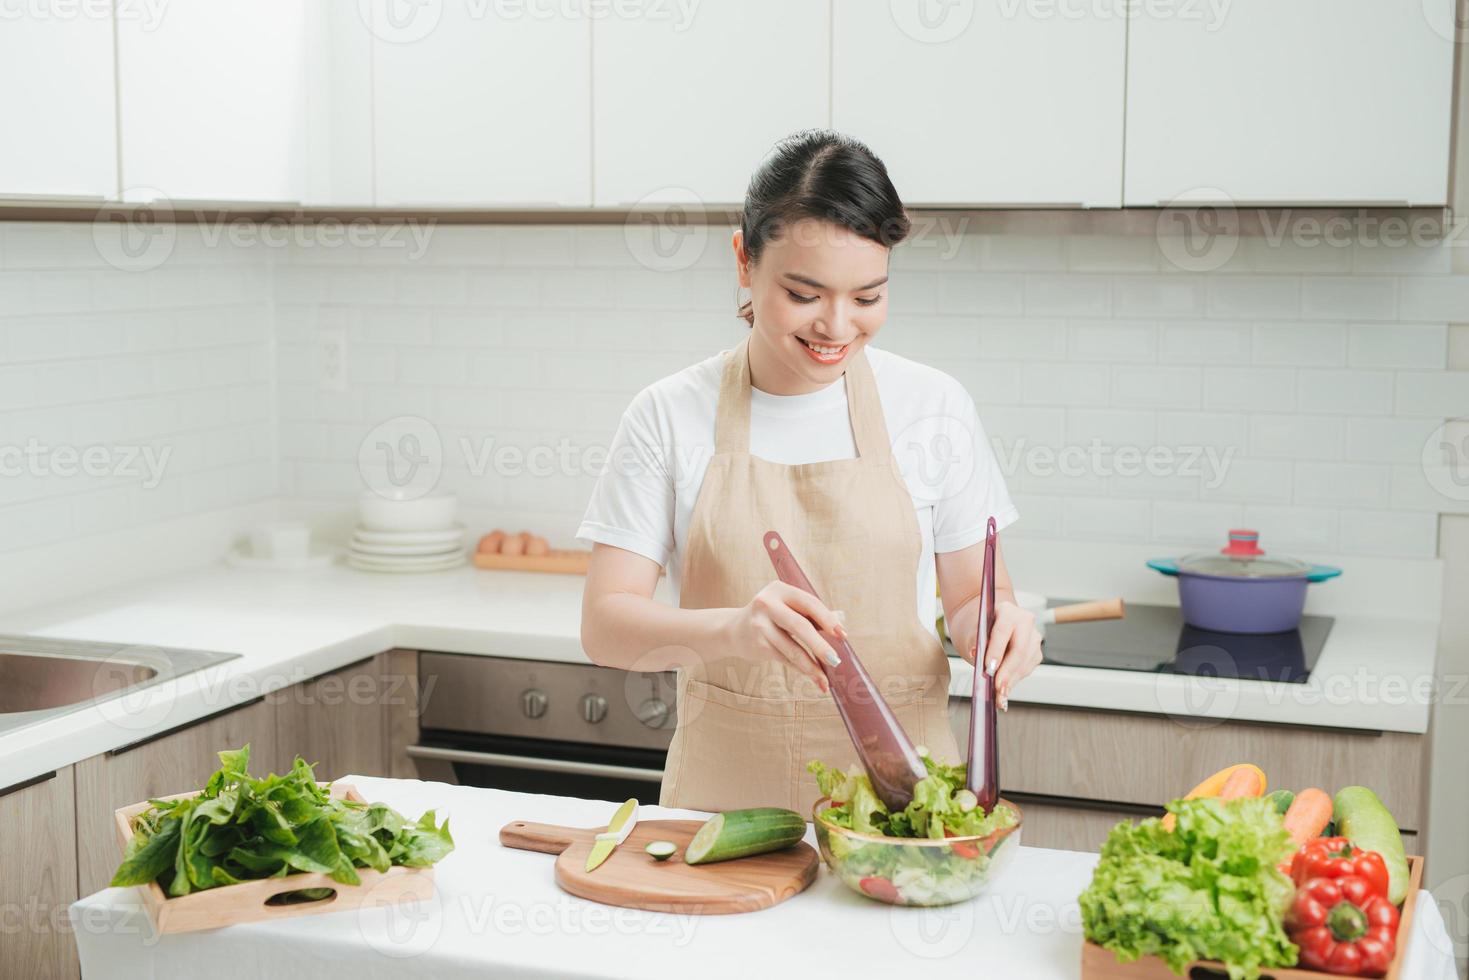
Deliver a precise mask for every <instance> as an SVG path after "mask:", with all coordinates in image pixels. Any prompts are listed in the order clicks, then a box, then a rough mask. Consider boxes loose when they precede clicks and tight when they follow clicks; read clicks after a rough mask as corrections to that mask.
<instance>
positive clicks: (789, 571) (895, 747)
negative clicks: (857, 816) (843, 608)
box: [765, 531, 928, 810]
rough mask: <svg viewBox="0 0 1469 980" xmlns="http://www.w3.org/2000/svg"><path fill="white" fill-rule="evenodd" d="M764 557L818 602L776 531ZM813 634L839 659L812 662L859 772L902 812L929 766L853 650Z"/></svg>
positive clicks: (829, 634) (787, 580) (843, 642)
mask: <svg viewBox="0 0 1469 980" xmlns="http://www.w3.org/2000/svg"><path fill="white" fill-rule="evenodd" d="M765 553H766V554H767V555H769V556H770V563H771V564H772V565H774V566H775V574H776V576H777V577H778V578H779V579H780V580H781V581H782V582H784V583H785V584H787V585H791V586H794V587H795V588H798V589H800V590H802V591H803V592H809V593H811V595H813V596H816V598H817V599H820V598H821V597H820V596H819V595H817V594H816V590H815V589H814V588H812V587H811V581H810V580H809V579H807V578H806V575H805V573H804V572H802V571H801V566H800V565H798V564H797V563H796V559H795V556H794V555H792V554H791V551H790V549H789V548H787V547H786V543H785V541H783V540H782V539H781V536H780V535H779V534H777V533H776V532H774V531H767V532H765ZM813 625H814V624H813ZM817 632H818V633H819V634H820V635H821V638H822V639H824V640H825V641H826V642H827V643H830V644H831V646H832V649H833V650H835V651H836V652H837V654H838V655H839V656H840V657H841V658H842V662H841V663H840V664H838V665H837V666H835V667H833V666H831V665H830V664H828V663H827V662H826V659H825V658H823V657H817V658H816V662H817V663H819V664H820V665H821V669H822V671H823V672H824V673H825V674H826V679H827V682H828V683H829V684H830V685H831V695H832V697H833V698H835V699H836V703H837V711H838V712H840V714H841V716H842V722H843V724H845V725H846V726H847V734H848V735H850V736H851V737H852V744H853V745H855V746H856V747H857V758H858V759H859V760H860V761H861V763H862V768H864V769H866V770H867V777H868V778H869V779H871V780H872V788H873V791H874V792H876V793H877V796H878V798H879V799H881V800H882V802H883V803H884V804H885V805H886V806H887V808H888V809H889V810H901V809H903V808H904V807H906V806H907V805H908V803H909V801H910V800H912V799H913V784H914V783H916V782H918V780H920V779H922V778H923V777H924V776H927V775H928V767H927V766H926V765H924V763H923V759H922V758H920V757H919V755H918V752H917V750H916V749H914V747H913V743H912V742H911V741H910V740H909V739H908V735H907V734H906V733H905V732H904V731H903V726H901V725H900V724H898V719H897V718H896V717H895V716H894V715H893V711H892V709H891V708H889V707H888V703H887V702H886V701H885V700H883V697H882V695H881V694H880V693H879V692H878V690H877V685H876V684H874V683H873V682H872V676H871V675H870V674H868V673H867V669H866V668H865V667H863V666H862V661H861V660H859V659H857V651H855V650H853V649H852V644H851V643H849V642H847V640H846V639H845V638H844V637H841V636H838V635H837V634H835V633H832V632H829V631H827V630H822V629H820V628H818V629H817Z"/></svg>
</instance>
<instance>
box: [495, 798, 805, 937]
mask: <svg viewBox="0 0 1469 980" xmlns="http://www.w3.org/2000/svg"><path fill="white" fill-rule="evenodd" d="M701 826H703V824H702V823H700V821H698V820H640V821H638V823H637V825H636V826H635V827H633V830H632V833H631V834H629V835H628V837H627V840H625V841H623V842H622V843H621V844H619V845H618V847H617V849H616V850H614V851H613V852H612V855H611V856H610V857H608V858H607V860H606V861H603V862H602V864H601V865H600V866H598V867H597V869H596V870H595V871H590V872H589V871H587V870H585V869H586V864H587V852H588V851H590V850H591V849H592V843H593V842H594V841H595V840H596V837H597V833H598V832H599V831H601V830H603V829H605V828H603V827H560V826H557V825H556V824H549V823H533V822H531V821H529V820H516V821H513V822H511V823H507V824H506V825H505V826H504V827H501V828H500V843H501V844H503V845H504V846H506V847H515V848H521V849H523V850H527V851H544V852H545V853H547V854H555V855H556V884H558V885H560V886H561V888H562V889H563V890H564V891H567V892H570V893H571V894H573V895H576V896H577V897H579V898H588V899H591V900H592V901H594V902H602V903H604V904H606V905H621V906H624V907H626V908H632V909H648V910H650V911H653V912H678V913H683V914H692V915H723V914H726V913H730V912H753V911H755V910H756V909H764V908H769V907H770V906H772V905H774V904H776V903H777V902H783V901H785V900H786V899H788V898H790V897H791V896H792V895H796V894H799V893H800V892H801V891H802V890H803V889H805V887H806V886H807V885H809V884H811V882H812V881H813V880H814V879H815V878H816V865H817V860H818V859H817V856H816V851H815V850H814V849H812V847H811V845H810V844H807V843H806V842H805V841H801V842H800V843H797V844H795V845H793V846H791V847H787V848H785V849H784V850H780V851H773V852H771V853H769V854H757V855H755V856H753V857H747V858H739V859H738V860H734V861H719V862H716V863H714V864H702V865H690V864H685V863H684V860H683V852H684V848H685V847H687V846H688V843H689V841H690V840H691V839H692V838H693V836H694V833H695V831H697V830H698V829H699V828H700V827H701ZM655 840H666V841H672V842H673V843H674V844H676V845H677V846H678V851H677V853H675V854H674V855H673V856H672V857H670V858H668V859H667V860H665V861H655V860H654V859H653V858H652V857H650V856H649V855H648V854H647V853H646V852H645V851H644V850H643V847H644V846H646V845H647V844H648V843H649V842H650V841H655Z"/></svg>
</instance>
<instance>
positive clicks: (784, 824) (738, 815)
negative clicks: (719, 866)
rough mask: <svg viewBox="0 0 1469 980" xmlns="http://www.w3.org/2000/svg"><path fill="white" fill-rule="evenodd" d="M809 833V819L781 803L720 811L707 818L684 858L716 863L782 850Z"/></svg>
mask: <svg viewBox="0 0 1469 980" xmlns="http://www.w3.org/2000/svg"><path fill="white" fill-rule="evenodd" d="M805 836H806V821H805V820H803V819H802V818H801V815H800V814H799V813H797V812H796V811H794V810H786V809H784V808H782V807H778V806H761V807H752V808H751V809H748V810H729V811H727V812H725V813H716V814H715V815H714V816H712V817H710V818H709V819H708V820H707V821H705V822H704V826H702V827H700V828H699V830H698V832H697V833H696V834H694V839H693V840H691V841H689V846H688V847H686V848H684V852H683V859H684V861H685V862H686V863H688V864H712V863H714V862H715V861H730V860H733V859H734V858H742V857H749V856H750V855H752V854H765V853H767V852H769V851H778V850H780V849H781V848H783V847H790V846H791V845H792V844H794V843H796V842H797V841H799V840H800V839H801V838H802V837H805Z"/></svg>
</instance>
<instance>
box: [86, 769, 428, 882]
mask: <svg viewBox="0 0 1469 980" xmlns="http://www.w3.org/2000/svg"><path fill="white" fill-rule="evenodd" d="M219 761H220V767H219V769H218V770H217V771H216V772H215V773H214V774H213V775H212V776H210V777H209V781H208V783H206V784H205V786H204V790H203V792H201V793H199V794H198V795H197V796H191V797H185V798H183V799H177V800H150V801H149V802H150V803H151V804H152V805H151V806H150V807H149V808H148V809H147V810H144V811H143V812H142V813H140V814H138V815H137V816H135V817H133V837H132V839H131V840H130V841H129V842H128V846H127V852H126V854H125V855H124V856H123V860H122V864H120V865H119V866H118V869H117V873H116V874H115V875H114V876H113V878H112V884H113V885H123V886H126V885H142V884H146V883H148V882H150V881H157V882H158V883H159V885H160V886H161V887H162V888H163V890H164V891H165V892H167V893H168V894H169V895H170V896H181V895H188V894H190V893H191V892H196V891H200V890H203V889H208V888H215V887H218V886H220V885H233V884H237V883H239V882H241V881H247V880H250V879H253V878H280V877H285V876H286V875H289V874H293V873H295V872H301V871H312V872H318V873H320V874H326V875H330V876H331V877H332V880H334V881H337V882H340V883H341V884H344V885H357V884H361V881H362V879H361V878H360V877H359V876H358V874H357V869H358V868H372V869H373V870H375V871H387V870H388V869H389V868H390V867H392V866H393V865H395V864H396V865H407V866H409V867H427V866H429V865H431V864H434V863H435V862H437V861H439V860H440V859H441V858H443V857H444V855H446V854H448V853H449V852H450V851H452V850H453V849H454V839H453V838H452V837H451V836H449V821H448V820H445V821H444V822H443V824H442V825H440V824H439V823H438V822H437V820H436V819H435V816H434V811H432V810H429V811H428V812H427V813H425V814H424V815H423V816H422V817H420V818H419V819H418V821H417V822H416V823H409V822H407V821H406V820H404V818H403V817H402V816H401V815H400V814H399V813H398V812H397V811H395V810H393V809H392V808H390V807H388V806H386V805H385V804H382V803H356V802H352V801H349V800H340V799H332V798H331V794H330V793H329V792H328V791H327V789H326V788H324V787H322V786H320V785H318V784H317V782H316V776H315V774H314V773H313V771H312V768H311V765H310V764H309V763H307V762H306V761H305V760H304V759H302V758H300V757H299V756H298V757H297V758H296V761H295V764H294V765H293V766H292V767H291V769H290V771H289V772H287V773H286V774H285V775H281V776H277V775H274V774H272V775H269V776H265V777H264V778H261V779H254V778H251V776H250V773H249V770H248V767H249V764H250V746H248V745H246V746H245V747H243V748H240V749H231V750H227V751H224V752H220V753H219ZM330 893H331V889H329V888H326V889H322V888H306V889H301V890H300V891H299V892H298V893H296V894H297V896H298V897H299V898H300V899H302V900H313V899H319V898H324V897H326V896H327V895H329V894H330Z"/></svg>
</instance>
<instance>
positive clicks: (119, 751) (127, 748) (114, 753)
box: [107, 694, 266, 759]
mask: <svg viewBox="0 0 1469 980" xmlns="http://www.w3.org/2000/svg"><path fill="white" fill-rule="evenodd" d="M265 697H266V696H265V695H264V694H262V695H260V697H258V698H251V699H250V700H249V701H241V702H240V703H239V704H232V705H230V706H229V707H228V708H221V709H219V710H218V711H215V712H212V713H210V714H207V715H204V716H203V717H202V718H194V719H192V720H190V721H186V722H184V723H183V724H181V725H174V726H173V727H172V728H168V729H164V730H163V731H161V732H155V733H154V734H152V735H146V736H144V737H143V738H140V739H138V740H137V741H136V742H129V743H128V744H126V745H119V746H118V747H117V748H115V749H108V750H107V758H109V759H115V758H117V757H118V756H120V755H125V754H127V753H128V752H131V751H132V750H133V749H141V748H142V747H143V746H145V745H147V744H148V743H149V742H156V741H158V740H159V739H160V738H168V736H170V735H173V734H176V733H178V732H181V731H183V730H184V729H185V728H193V727H194V726H195V725H202V724H204V723H205V722H206V721H213V720H214V719H216V718H220V717H223V716H224V715H227V714H229V713H230V712H231V711H239V710H240V709H241V708H248V707H250V706H251V705H255V704H259V703H260V702H261V701H264V700H265Z"/></svg>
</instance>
